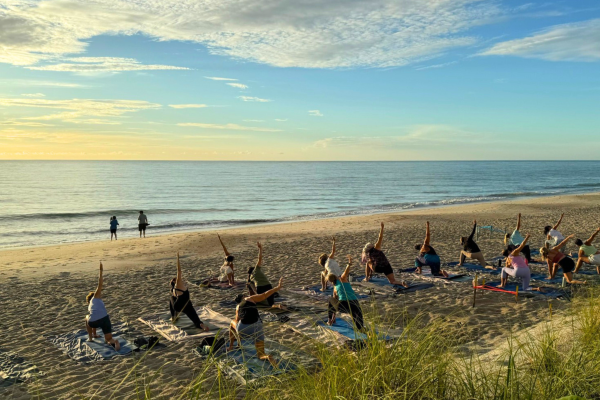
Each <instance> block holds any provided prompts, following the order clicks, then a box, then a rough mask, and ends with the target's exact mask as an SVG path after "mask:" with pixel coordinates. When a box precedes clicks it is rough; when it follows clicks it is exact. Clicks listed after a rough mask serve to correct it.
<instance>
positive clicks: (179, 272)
mask: <svg viewBox="0 0 600 400" xmlns="http://www.w3.org/2000/svg"><path fill="white" fill-rule="evenodd" d="M182 280H183V274H182V273H181V263H180V262H179V252H177V279H176V281H175V287H179V286H180V285H181V283H182Z"/></svg>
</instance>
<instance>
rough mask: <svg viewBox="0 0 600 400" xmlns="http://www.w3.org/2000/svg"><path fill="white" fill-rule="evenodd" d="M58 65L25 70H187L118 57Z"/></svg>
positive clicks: (97, 58)
mask: <svg viewBox="0 0 600 400" xmlns="http://www.w3.org/2000/svg"><path fill="white" fill-rule="evenodd" d="M65 61H67V62H63V63H60V64H50V65H44V66H30V67H25V68H27V69H31V70H36V71H66V72H123V71H157V70H189V68H186V67H175V66H172V65H155V64H142V63H140V62H139V61H137V60H136V59H133V58H120V57H75V58H67V59H66V60H65Z"/></svg>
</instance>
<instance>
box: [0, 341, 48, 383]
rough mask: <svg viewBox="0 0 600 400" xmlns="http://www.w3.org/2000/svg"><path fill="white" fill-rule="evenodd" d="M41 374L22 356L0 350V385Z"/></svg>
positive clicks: (23, 380) (18, 381)
mask: <svg viewBox="0 0 600 400" xmlns="http://www.w3.org/2000/svg"><path fill="white" fill-rule="evenodd" d="M42 375H44V374H43V373H42V372H40V371H39V370H38V369H37V367H36V366H35V365H32V364H30V363H28V362H27V361H26V360H25V359H24V358H23V357H19V356H18V355H16V354H14V353H9V352H5V351H3V350H0V387H6V386H10V385H13V384H15V383H21V382H25V381H27V380H29V379H31V378H34V377H37V376H42Z"/></svg>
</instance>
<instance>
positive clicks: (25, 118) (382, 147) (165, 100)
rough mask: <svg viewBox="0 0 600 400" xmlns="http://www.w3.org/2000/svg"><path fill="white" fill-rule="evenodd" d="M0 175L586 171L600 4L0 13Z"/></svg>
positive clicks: (477, 0) (304, 2)
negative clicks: (117, 165) (533, 167)
mask: <svg viewBox="0 0 600 400" xmlns="http://www.w3.org/2000/svg"><path fill="white" fill-rule="evenodd" d="M0 28H1V29H0V159H169V160H455V159H458V160H477V159H486V160H487V159H598V154H600V135H599V133H600V132H599V128H598V127H599V126H600V117H599V115H600V113H599V112H598V104H600V102H599V101H600V73H599V71H600V69H599V67H600V64H599V62H600V3H598V2H597V1H592V0H588V1H586V0H582V1H488V0H432V1H422V0H395V1H392V0H371V1H353V0H345V1H341V0H330V1H327V2H319V1H314V0H294V1H291V0H289V1H270V0H265V1H261V2H253V1H249V0H221V1H217V0H205V1H192V0H187V1H182V0H139V1H136V2H128V1H124V0H96V1H77V0H46V1H42V2H39V1H32V0H26V1H20V0H0Z"/></svg>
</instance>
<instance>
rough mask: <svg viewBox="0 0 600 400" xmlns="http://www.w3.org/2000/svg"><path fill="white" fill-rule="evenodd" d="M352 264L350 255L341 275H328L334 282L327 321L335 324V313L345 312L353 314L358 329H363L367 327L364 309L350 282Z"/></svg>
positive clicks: (330, 280)
mask: <svg viewBox="0 0 600 400" xmlns="http://www.w3.org/2000/svg"><path fill="white" fill-rule="evenodd" d="M351 265H352V257H350V256H348V265H347V266H346V269H345V270H344V272H343V273H342V275H341V276H340V277H338V276H337V275H335V274H329V275H327V280H328V281H329V282H331V283H333V296H332V297H330V298H329V307H328V310H327V314H328V316H329V320H328V321H327V323H328V324H329V325H333V323H334V322H335V314H336V313H337V312H345V313H348V314H350V315H351V316H352V320H353V321H354V325H355V326H356V329H358V330H359V331H362V330H363V329H364V327H365V325H364V321H363V314H362V309H361V308H360V304H359V302H358V297H357V296H356V293H354V289H352V285H351V284H350V282H348V275H350V266H351Z"/></svg>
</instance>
